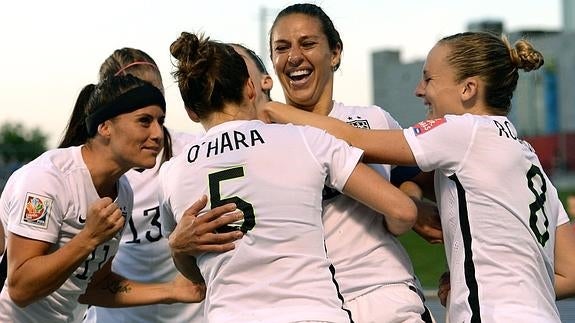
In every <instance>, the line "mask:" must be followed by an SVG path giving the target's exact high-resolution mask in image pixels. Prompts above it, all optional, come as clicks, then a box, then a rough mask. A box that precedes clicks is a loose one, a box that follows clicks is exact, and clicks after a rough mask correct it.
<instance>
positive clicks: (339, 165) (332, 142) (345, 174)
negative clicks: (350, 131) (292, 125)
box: [300, 127, 363, 192]
mask: <svg viewBox="0 0 575 323" xmlns="http://www.w3.org/2000/svg"><path fill="white" fill-rule="evenodd" d="M300 129H301V131H302V133H303V136H304V137H305V138H306V143H307V145H308V148H309V150H310V152H311V153H312V154H313V155H315V157H316V158H317V161H318V162H319V163H320V165H321V167H322V168H324V169H328V170H329V173H328V177H327V179H326V184H327V185H329V186H331V187H333V188H335V189H337V190H338V191H340V192H341V191H342V190H343V187H344V186H345V183H346V182H347V179H348V178H349V176H350V175H351V173H352V172H353V170H354V169H355V166H357V163H358V161H359V160H360V159H361V156H362V155H363V151H362V150H361V149H359V148H355V147H351V148H352V149H350V147H349V145H348V144H347V143H345V142H344V141H342V140H339V139H337V138H335V137H334V136H332V135H330V134H328V133H326V132H325V131H324V130H320V129H317V128H313V127H303V128H300ZM326 138H327V140H326ZM348 151H349V153H348Z"/></svg>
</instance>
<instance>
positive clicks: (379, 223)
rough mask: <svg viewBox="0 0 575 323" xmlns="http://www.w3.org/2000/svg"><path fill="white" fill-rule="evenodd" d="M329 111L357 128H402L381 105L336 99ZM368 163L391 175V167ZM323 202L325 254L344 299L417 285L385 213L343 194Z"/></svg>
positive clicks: (408, 260) (385, 175) (403, 250)
mask: <svg viewBox="0 0 575 323" xmlns="http://www.w3.org/2000/svg"><path fill="white" fill-rule="evenodd" d="M329 116H330V117H334V118H337V119H340V120H342V121H345V122H347V123H348V124H351V125H353V126H355V127H357V128H365V129H401V127H400V125H399V124H398V123H397V121H395V119H393V117H391V115H390V114H389V113H387V112H386V111H384V110H383V109H382V108H380V107H378V106H345V105H343V104H342V103H338V102H334V105H333V108H332V111H331V112H330V114H329ZM370 166H371V167H372V168H373V169H375V170H376V171H377V172H379V173H380V174H381V175H382V176H384V177H385V178H387V179H388V180H389V177H390V171H391V166H389V165H375V164H373V165H370ZM326 191H327V190H326ZM323 207H324V211H323V223H324V227H325V235H326V245H327V254H328V257H329V259H330V260H331V261H332V263H333V265H334V267H335V277H336V280H337V282H338V284H339V287H340V291H341V293H342V295H343V297H344V299H345V301H346V302H348V301H350V300H353V299H355V298H356V297H358V296H362V295H365V294H366V293H368V292H370V291H372V290H374V289H377V288H378V287H381V286H382V285H390V284H397V283H406V284H408V285H415V286H419V283H418V282H417V280H416V279H415V276H414V272H413V266H412V264H411V260H410V259H409V255H408V254H407V252H406V251H405V249H404V248H403V246H402V245H401V244H400V242H399V241H398V240H397V238H396V237H395V236H393V235H392V234H391V233H389V232H388V231H387V230H386V229H385V227H384V224H383V221H384V218H383V216H382V215H381V214H378V213H377V212H375V211H373V210H372V209H370V208H369V207H367V206H365V205H363V204H362V203H360V202H357V201H356V200H354V199H352V198H350V197H347V196H345V195H343V194H330V193H328V194H327V196H326V197H325V200H324V203H323ZM406 288H407V287H406Z"/></svg>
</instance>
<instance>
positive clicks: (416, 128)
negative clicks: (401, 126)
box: [411, 118, 446, 136]
mask: <svg viewBox="0 0 575 323" xmlns="http://www.w3.org/2000/svg"><path fill="white" fill-rule="evenodd" d="M445 122H446V120H445V118H439V119H434V120H425V121H421V122H418V123H416V124H414V125H413V126H411V128H413V132H415V135H416V136H417V135H421V134H424V133H426V132H428V131H429V130H431V129H433V128H435V127H437V126H439V125H442V124H444V123H445Z"/></svg>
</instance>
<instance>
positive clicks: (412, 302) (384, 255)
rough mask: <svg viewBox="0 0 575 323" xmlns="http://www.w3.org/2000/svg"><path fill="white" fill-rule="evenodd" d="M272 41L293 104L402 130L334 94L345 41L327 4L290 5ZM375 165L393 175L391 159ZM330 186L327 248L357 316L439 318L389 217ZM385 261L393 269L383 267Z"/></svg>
mask: <svg viewBox="0 0 575 323" xmlns="http://www.w3.org/2000/svg"><path fill="white" fill-rule="evenodd" d="M269 45H270V53H271V59H272V62H273V65H274V70H275V72H276V75H277V77H278V79H279V81H280V84H281V86H282V89H283V92H284V96H285V100H286V102H287V103H288V104H290V105H292V106H295V107H297V108H298V109H301V110H306V111H310V112H313V113H314V114H318V115H324V116H327V115H329V116H331V117H334V118H337V119H340V120H344V121H347V122H349V123H350V124H353V125H355V126H357V127H362V128H374V129H400V125H399V124H398V122H397V121H396V120H395V119H394V118H393V117H392V116H391V115H390V114H389V113H387V112H386V111H385V110H383V109H382V108H380V107H378V106H356V105H346V104H343V103H340V102H336V101H334V100H333V92H334V90H333V86H334V73H335V71H337V70H338V69H339V67H340V64H341V58H342V51H343V41H342V39H341V37H340V34H339V32H338V31H337V29H336V28H335V26H334V24H333V22H332V21H331V19H330V18H329V17H328V16H327V14H326V13H325V12H324V11H323V9H321V8H320V7H318V6H316V5H313V4H307V3H304V4H295V5H292V6H289V7H286V8H284V9H283V10H282V11H281V12H280V13H279V14H278V15H277V17H276V19H275V21H274V23H273V25H272V27H271V31H270V42H269ZM370 166H371V167H372V168H373V169H375V170H376V171H377V172H378V173H379V174H381V175H382V176H384V177H385V178H387V179H390V177H391V174H392V166H391V165H381V164H379V165H375V164H374V165H370ZM393 167H394V166H393ZM323 192H324V194H323V216H322V219H323V226H324V230H325V239H326V245H327V246H326V249H327V253H328V257H329V258H330V261H331V262H332V263H333V265H334V267H335V278H336V280H337V282H338V284H339V286H340V292H341V293H342V295H343V298H344V300H345V307H346V308H347V309H349V310H350V311H351V313H352V317H353V319H354V321H356V322H405V321H411V322H429V321H431V320H432V318H431V317H430V314H429V311H428V310H427V309H426V307H425V306H424V303H423V297H421V296H420V295H422V293H421V288H420V286H419V282H418V280H417V278H416V277H415V274H414V271H413V267H412V265H411V260H410V259H409V256H408V255H407V252H406V251H405V250H404V249H403V247H402V246H401V244H400V242H399V241H398V240H397V238H396V237H395V236H394V235H393V234H391V233H390V231H389V230H388V228H387V227H386V226H385V225H384V224H383V223H382V219H381V216H380V215H379V214H378V213H377V212H375V211H373V210H372V209H370V208H368V207H366V206H365V205H363V204H362V203H360V202H358V201H356V200H354V199H352V198H350V197H348V196H345V195H343V194H339V193H338V192H336V191H335V190H333V189H329V188H327V187H326V188H325V189H324V191H323ZM381 268H387V269H388V270H386V271H385V272H384V273H381ZM390 295H391V296H390ZM360 296H361V297H360Z"/></svg>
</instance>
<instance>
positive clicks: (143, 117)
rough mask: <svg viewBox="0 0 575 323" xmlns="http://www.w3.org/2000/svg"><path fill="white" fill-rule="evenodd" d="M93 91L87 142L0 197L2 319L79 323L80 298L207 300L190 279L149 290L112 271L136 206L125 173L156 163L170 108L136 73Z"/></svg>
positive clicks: (43, 159) (39, 162) (18, 175)
mask: <svg viewBox="0 0 575 323" xmlns="http://www.w3.org/2000/svg"><path fill="white" fill-rule="evenodd" d="M87 92H89V93H90V95H89V97H88V99H87V101H86V102H87V103H86V109H85V112H84V113H83V114H82V115H81V116H79V117H78V118H76V119H74V121H73V122H78V123H79V124H80V125H81V127H78V132H77V133H76V136H77V137H76V139H78V140H80V141H81V142H83V143H85V144H83V145H82V146H72V147H68V148H61V149H53V150H50V151H47V152H46V153H44V154H43V155H41V156H40V157H38V158H37V159H35V160H34V161H32V162H30V163H28V164H27V165H25V166H24V167H22V168H20V169H19V170H17V171H16V172H14V174H13V175H12V176H11V177H10V179H9V180H8V183H7V184H6V189H5V190H4V191H3V193H2V196H1V197H0V205H1V207H0V217H1V219H2V224H3V226H4V228H5V229H6V231H7V236H8V251H7V257H8V277H7V284H5V285H4V288H3V289H2V293H1V294H0V321H2V322H13V321H16V322H39V321H50V322H56V321H74V320H75V318H74V314H75V311H76V309H77V307H78V305H79V300H80V301H82V302H86V303H89V304H98V305H102V306H133V305H143V304H150V303H173V302H180V301H181V302H198V301H200V300H202V299H203V296H204V287H203V286H202V285H196V284H193V283H191V282H189V281H188V280H185V279H183V278H182V277H179V278H176V279H174V281H172V282H169V283H164V284H155V285H151V284H149V285H146V284H138V283H135V282H133V281H129V280H126V279H124V278H123V277H120V276H118V275H116V274H114V273H113V272H112V271H111V261H110V260H111V258H113V256H114V254H115V253H116V251H117V249H118V243H119V239H120V237H121V234H120V232H121V231H122V229H123V228H124V225H125V223H126V220H127V219H128V217H129V216H130V215H131V212H132V206H133V193H132V189H131V188H130V185H129V183H128V181H127V179H126V177H125V176H124V173H125V172H126V171H128V170H130V169H132V168H134V167H139V168H150V167H153V166H154V165H155V163H156V157H157V155H158V153H159V152H160V149H161V147H162V140H163V129H162V125H163V120H164V116H165V101H164V97H163V95H162V93H161V92H160V91H159V90H158V89H157V88H155V87H154V86H152V85H151V84H149V83H147V82H144V81H141V80H139V79H137V78H136V77H133V76H118V77H114V78H109V79H106V80H103V81H102V82H101V83H99V84H97V85H95V86H89V87H88V90H87ZM82 294H83V295H82ZM62 299H65V300H67V301H66V302H62V301H61V300H62ZM76 319H77V318H76Z"/></svg>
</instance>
